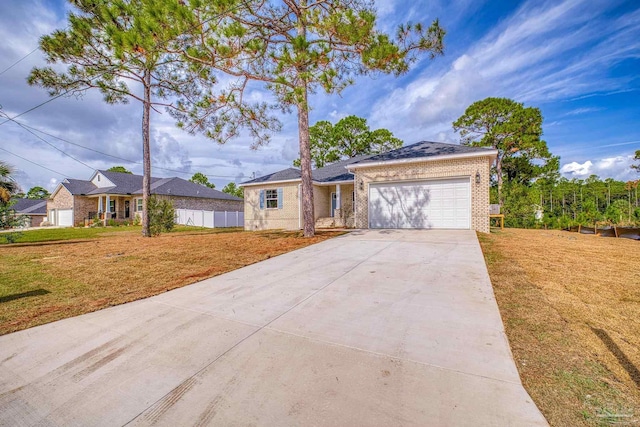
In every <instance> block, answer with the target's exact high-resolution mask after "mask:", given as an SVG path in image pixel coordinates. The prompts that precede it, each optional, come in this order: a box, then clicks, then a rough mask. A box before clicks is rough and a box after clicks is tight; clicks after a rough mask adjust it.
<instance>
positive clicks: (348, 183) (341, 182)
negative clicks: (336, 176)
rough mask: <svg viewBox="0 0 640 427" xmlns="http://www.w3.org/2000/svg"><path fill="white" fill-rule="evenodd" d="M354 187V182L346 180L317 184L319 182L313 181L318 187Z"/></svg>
mask: <svg viewBox="0 0 640 427" xmlns="http://www.w3.org/2000/svg"><path fill="white" fill-rule="evenodd" d="M341 184H344V185H353V184H354V181H353V179H352V180H346V181H331V182H324V181H323V182H317V181H313V185H317V186H318V187H327V186H331V185H341Z"/></svg>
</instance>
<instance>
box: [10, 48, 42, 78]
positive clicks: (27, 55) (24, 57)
mask: <svg viewBox="0 0 640 427" xmlns="http://www.w3.org/2000/svg"><path fill="white" fill-rule="evenodd" d="M39 48H40V47H36V48H35V49H33V50H32V51H31V52H29V53H27V54H26V55H25V56H23V57H22V58H20V59H18V60H17V61H16V62H14V63H13V64H11V65H9V66H8V67H7V68H5V69H4V70H2V71H0V76H1V75H3V74H4V73H6V72H7V71H9V70H10V69H12V68H13V67H15V66H16V65H18V64H19V63H21V62H22V61H24V60H25V59H27V57H29V56H31V55H32V54H33V53H35V51H37V50H38V49H39Z"/></svg>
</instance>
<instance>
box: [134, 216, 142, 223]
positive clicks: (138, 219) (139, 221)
mask: <svg viewBox="0 0 640 427" xmlns="http://www.w3.org/2000/svg"><path fill="white" fill-rule="evenodd" d="M141 222H142V221H141V220H140V215H135V216H134V217H133V225H135V226H138V225H140V223H141Z"/></svg>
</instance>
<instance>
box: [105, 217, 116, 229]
mask: <svg viewBox="0 0 640 427" xmlns="http://www.w3.org/2000/svg"><path fill="white" fill-rule="evenodd" d="M107 225H108V226H109V227H117V226H118V221H116V220H115V219H113V218H112V219H110V220H108V221H107Z"/></svg>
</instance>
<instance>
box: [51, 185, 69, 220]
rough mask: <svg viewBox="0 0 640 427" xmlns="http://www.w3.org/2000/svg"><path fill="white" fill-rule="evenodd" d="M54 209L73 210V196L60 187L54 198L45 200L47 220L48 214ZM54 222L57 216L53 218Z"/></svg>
mask: <svg viewBox="0 0 640 427" xmlns="http://www.w3.org/2000/svg"><path fill="white" fill-rule="evenodd" d="M54 209H55V210H59V209H73V196H72V195H71V193H70V192H69V190H67V189H66V188H65V187H64V186H60V190H58V192H57V193H56V194H55V196H54V197H52V198H50V199H48V200H47V220H48V218H49V212H51V211H52V210H54ZM55 220H56V221H57V215H56V216H55ZM51 225H54V224H51Z"/></svg>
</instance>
